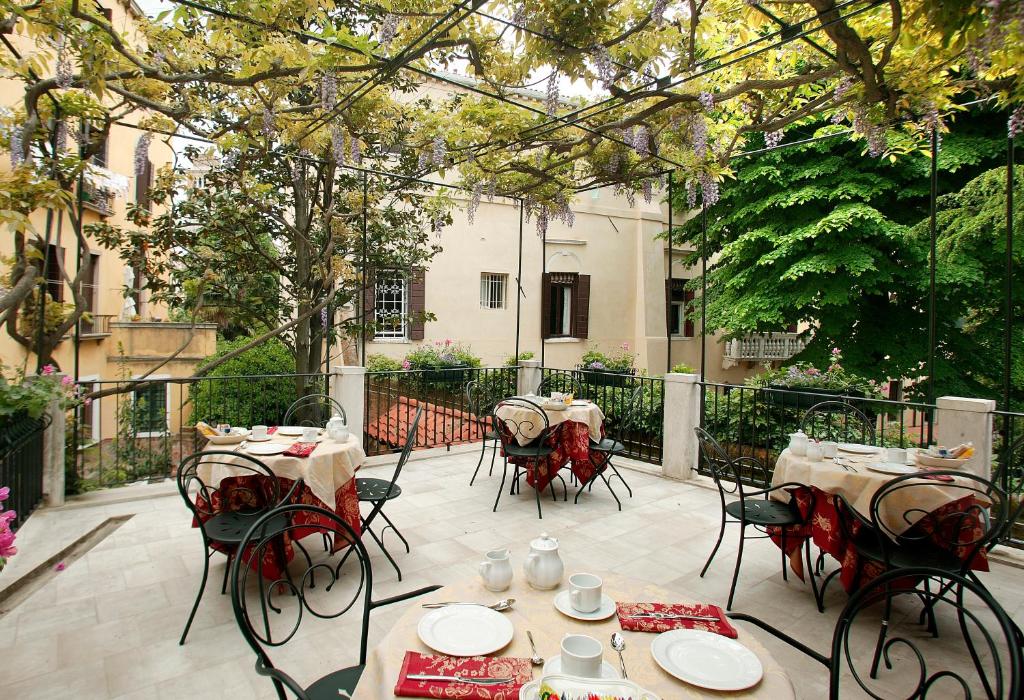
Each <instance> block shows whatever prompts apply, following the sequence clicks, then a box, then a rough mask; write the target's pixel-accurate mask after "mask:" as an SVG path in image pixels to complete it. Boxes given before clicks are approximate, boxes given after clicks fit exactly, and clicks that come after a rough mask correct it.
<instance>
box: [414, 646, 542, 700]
mask: <svg viewBox="0 0 1024 700" xmlns="http://www.w3.org/2000/svg"><path fill="white" fill-rule="evenodd" d="M410 675H428V676H455V675H460V676H465V677H467V678H472V677H477V678H512V679H513V681H512V682H511V683H502V684H500V685H477V684H474V683H459V682H457V681H411V680H409V678H408V676H410ZM532 678H533V670H532V666H531V665H530V660H529V659H520V658H515V657H511V656H494V657H491V656H472V657H454V656H439V655H435V654H420V653H419V652H415V651H407V652H405V660H404V661H403V662H402V671H401V673H399V674H398V683H397V684H396V685H395V695H397V696H399V697H403V698H469V699H470V700H517V699H518V698H519V689H520V688H521V687H522V686H524V685H526V684H527V683H529V682H530V680H531V679H532Z"/></svg>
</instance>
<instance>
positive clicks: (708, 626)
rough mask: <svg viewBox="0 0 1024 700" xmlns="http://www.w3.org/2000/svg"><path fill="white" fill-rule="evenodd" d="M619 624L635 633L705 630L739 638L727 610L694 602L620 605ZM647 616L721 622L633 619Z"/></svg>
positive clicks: (617, 605) (618, 610)
mask: <svg viewBox="0 0 1024 700" xmlns="http://www.w3.org/2000/svg"><path fill="white" fill-rule="evenodd" d="M615 607H616V611H617V613H618V615H619V624H620V625H622V629H624V630H632V631H634V632H668V631H669V630H680V629H687V630H704V631H705V632H714V633H715V634H720V635H722V636H723V637H729V638H730V639H736V637H737V634H736V628H735V627H733V626H732V625H731V624H729V619H728V618H727V617H726V616H725V611H724V610H722V609H721V608H720V607H718V606H717V605H702V604H700V603H693V604H692V605H684V604H682V603H616V604H615ZM643 613H667V614H670V615H714V616H715V617H717V618H718V620H715V621H712V620H658V619H656V618H653V617H630V615H640V614H643Z"/></svg>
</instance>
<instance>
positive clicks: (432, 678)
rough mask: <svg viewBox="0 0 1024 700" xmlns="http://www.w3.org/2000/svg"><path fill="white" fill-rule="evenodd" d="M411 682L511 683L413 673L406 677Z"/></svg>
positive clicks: (503, 680)
mask: <svg viewBox="0 0 1024 700" xmlns="http://www.w3.org/2000/svg"><path fill="white" fill-rule="evenodd" d="M406 678H408V679H409V680H411V681H442V682H443V681H447V682H450V683H476V684H478V685H500V684H502V683H511V682H512V679H511V678H486V677H479V678H478V677H469V676H429V675H426V674H423V673H418V674H417V673H414V674H410V675H408V676H406Z"/></svg>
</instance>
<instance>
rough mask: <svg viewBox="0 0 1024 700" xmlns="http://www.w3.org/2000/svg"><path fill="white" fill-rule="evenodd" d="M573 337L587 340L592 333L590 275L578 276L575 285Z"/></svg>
mask: <svg viewBox="0 0 1024 700" xmlns="http://www.w3.org/2000/svg"><path fill="white" fill-rule="evenodd" d="M572 322H573V328H572V335H573V337H574V338H586V337H587V335H588V333H589V332H590V275H577V276H576V284H575V285H573V300H572Z"/></svg>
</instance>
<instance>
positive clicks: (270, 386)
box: [189, 338, 306, 426]
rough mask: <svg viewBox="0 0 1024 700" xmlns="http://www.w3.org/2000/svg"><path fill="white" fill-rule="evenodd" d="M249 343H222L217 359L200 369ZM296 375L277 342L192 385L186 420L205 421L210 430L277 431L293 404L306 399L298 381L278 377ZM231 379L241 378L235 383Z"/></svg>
mask: <svg viewBox="0 0 1024 700" xmlns="http://www.w3.org/2000/svg"><path fill="white" fill-rule="evenodd" d="M251 341H252V338H238V339H237V340H233V341H229V342H223V343H221V344H220V347H219V348H218V350H217V353H216V354H214V355H211V356H210V357H209V358H207V360H206V362H204V363H203V365H200V366H199V368H198V370H197V371H198V372H199V373H200V374H202V373H203V367H204V365H207V364H210V363H212V362H214V361H216V360H218V359H219V358H220V357H222V356H224V355H226V354H228V353H230V352H232V351H234V350H236V349H238V348H240V347H242V346H243V345H245V344H247V343H249V342H251ZM294 373H295V358H294V357H293V356H292V354H291V352H290V351H289V350H288V348H287V347H286V346H285V345H284V343H282V342H281V341H279V340H269V341H267V342H266V343H263V344H261V345H257V346H256V347H254V348H252V349H250V350H247V351H245V352H243V353H242V354H241V355H239V356H238V357H235V358H232V359H230V360H228V361H227V362H224V363H223V364H221V365H219V366H217V367H216V368H215V369H214V370H213V371H212V372H210V374H209V375H208V376H206V377H204V378H202V379H200V380H198V381H196V382H195V383H193V384H192V386H191V389H190V392H189V393H190V397H191V401H192V414H191V416H192V417H191V420H192V422H193V423H195V422H197V421H200V420H204V421H206V422H207V423H210V424H211V425H215V424H217V423H229V424H231V425H244V426H251V425H259V424H264V425H277V424H279V423H280V422H281V420H282V419H283V418H284V414H285V411H286V410H287V409H288V406H290V405H291V404H292V403H293V402H294V401H295V399H296V398H298V397H299V396H300V395H302V393H306V392H305V391H304V390H303V388H302V387H301V386H299V385H300V384H301V383H302V379H301V378H298V379H297V378H296V377H290V376H280V375H288V374H294ZM234 377H240V378H238V379H236V378H234Z"/></svg>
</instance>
